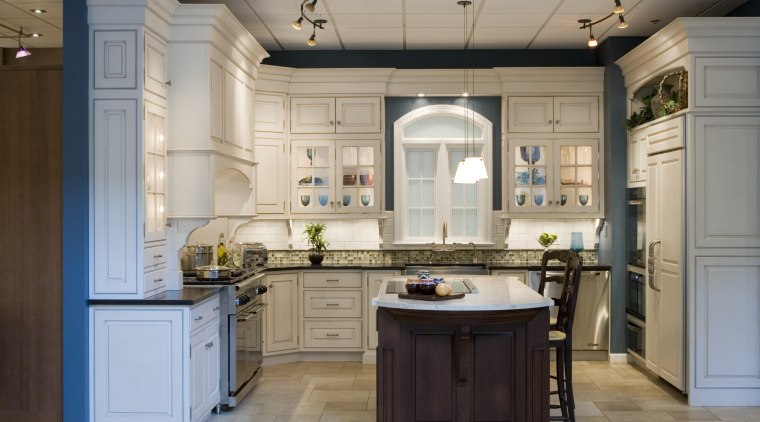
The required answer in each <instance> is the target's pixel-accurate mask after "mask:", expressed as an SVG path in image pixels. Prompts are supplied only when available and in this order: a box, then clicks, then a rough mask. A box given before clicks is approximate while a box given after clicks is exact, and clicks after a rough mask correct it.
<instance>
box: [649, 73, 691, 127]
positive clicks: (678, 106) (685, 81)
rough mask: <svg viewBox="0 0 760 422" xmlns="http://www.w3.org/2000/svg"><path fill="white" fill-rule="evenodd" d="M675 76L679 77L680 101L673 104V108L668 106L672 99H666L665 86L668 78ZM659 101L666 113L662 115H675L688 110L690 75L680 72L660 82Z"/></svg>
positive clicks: (667, 76)
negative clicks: (677, 112)
mask: <svg viewBox="0 0 760 422" xmlns="http://www.w3.org/2000/svg"><path fill="white" fill-rule="evenodd" d="M675 76H677V77H678V85H677V86H678V90H677V92H678V101H676V102H675V104H672V106H668V105H667V102H668V101H669V100H670V98H668V99H666V98H665V96H664V93H663V91H664V90H663V87H664V86H665V81H666V80H667V79H668V78H672V77H675ZM657 99H658V100H659V102H660V106H661V107H662V108H663V111H664V114H662V115H668V114H671V113H675V112H676V111H678V110H683V109H685V108H687V107H688V106H689V73H688V72H687V71H685V70H679V71H676V72H671V73H668V74H667V75H665V76H663V77H662V80H661V81H660V85H659V86H658V87H657ZM655 117H657V116H655Z"/></svg>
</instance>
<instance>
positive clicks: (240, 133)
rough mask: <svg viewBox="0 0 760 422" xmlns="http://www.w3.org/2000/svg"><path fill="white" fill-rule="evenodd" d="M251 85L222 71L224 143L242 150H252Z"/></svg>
mask: <svg viewBox="0 0 760 422" xmlns="http://www.w3.org/2000/svg"><path fill="white" fill-rule="evenodd" d="M253 107H254V104H253V87H252V86H250V85H249V84H247V83H246V81H245V80H243V79H241V78H239V77H238V76H236V75H233V74H232V73H230V72H227V71H225V72H224V143H225V144H228V145H230V146H232V147H234V148H237V149H241V150H243V151H252V150H253V129H252V127H251V124H252V122H253Z"/></svg>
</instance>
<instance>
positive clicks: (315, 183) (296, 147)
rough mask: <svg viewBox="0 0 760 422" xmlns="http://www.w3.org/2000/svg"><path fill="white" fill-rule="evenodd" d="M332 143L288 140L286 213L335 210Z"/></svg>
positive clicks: (316, 212) (328, 211)
mask: <svg viewBox="0 0 760 422" xmlns="http://www.w3.org/2000/svg"><path fill="white" fill-rule="evenodd" d="M334 145H335V143H334V142H330V141H302V140H298V141H292V142H291V144H290V155H291V167H290V168H291V183H293V184H294V186H292V189H291V192H292V196H291V198H290V212H292V213H313V214H324V213H333V212H335V183H334V182H333V180H332V177H333V175H334V174H335V146H334Z"/></svg>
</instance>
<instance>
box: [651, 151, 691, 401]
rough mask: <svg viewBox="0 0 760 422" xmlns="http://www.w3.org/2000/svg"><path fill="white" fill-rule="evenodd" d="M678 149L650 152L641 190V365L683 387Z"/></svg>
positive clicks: (681, 188)
mask: <svg viewBox="0 0 760 422" xmlns="http://www.w3.org/2000/svg"><path fill="white" fill-rule="evenodd" d="M683 154H684V153H683V150H677V151H671V152H667V153H663V154H657V155H652V156H650V157H649V158H648V161H647V166H648V168H649V171H648V176H647V188H646V197H647V201H646V207H647V222H646V224H647V229H646V238H647V240H649V242H650V244H649V249H648V257H647V266H648V268H649V271H648V275H647V282H648V287H647V296H646V299H647V305H646V306H647V331H646V351H647V353H646V361H647V367H648V368H650V369H651V370H653V371H655V372H657V374H658V375H659V376H660V377H662V378H663V379H664V380H666V381H668V382H669V383H671V384H673V385H674V386H676V387H678V388H680V389H681V390H683V389H684V386H685V383H684V380H685V377H684V294H685V290H684V282H683V264H684V262H683V256H684V243H683V226H684V183H683V179H684V167H683Z"/></svg>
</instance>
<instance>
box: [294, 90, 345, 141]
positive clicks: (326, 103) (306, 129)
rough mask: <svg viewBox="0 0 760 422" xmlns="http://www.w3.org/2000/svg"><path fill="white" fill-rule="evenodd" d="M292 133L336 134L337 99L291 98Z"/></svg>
mask: <svg viewBox="0 0 760 422" xmlns="http://www.w3.org/2000/svg"><path fill="white" fill-rule="evenodd" d="M290 133H335V99H334V98H291V99H290Z"/></svg>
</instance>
